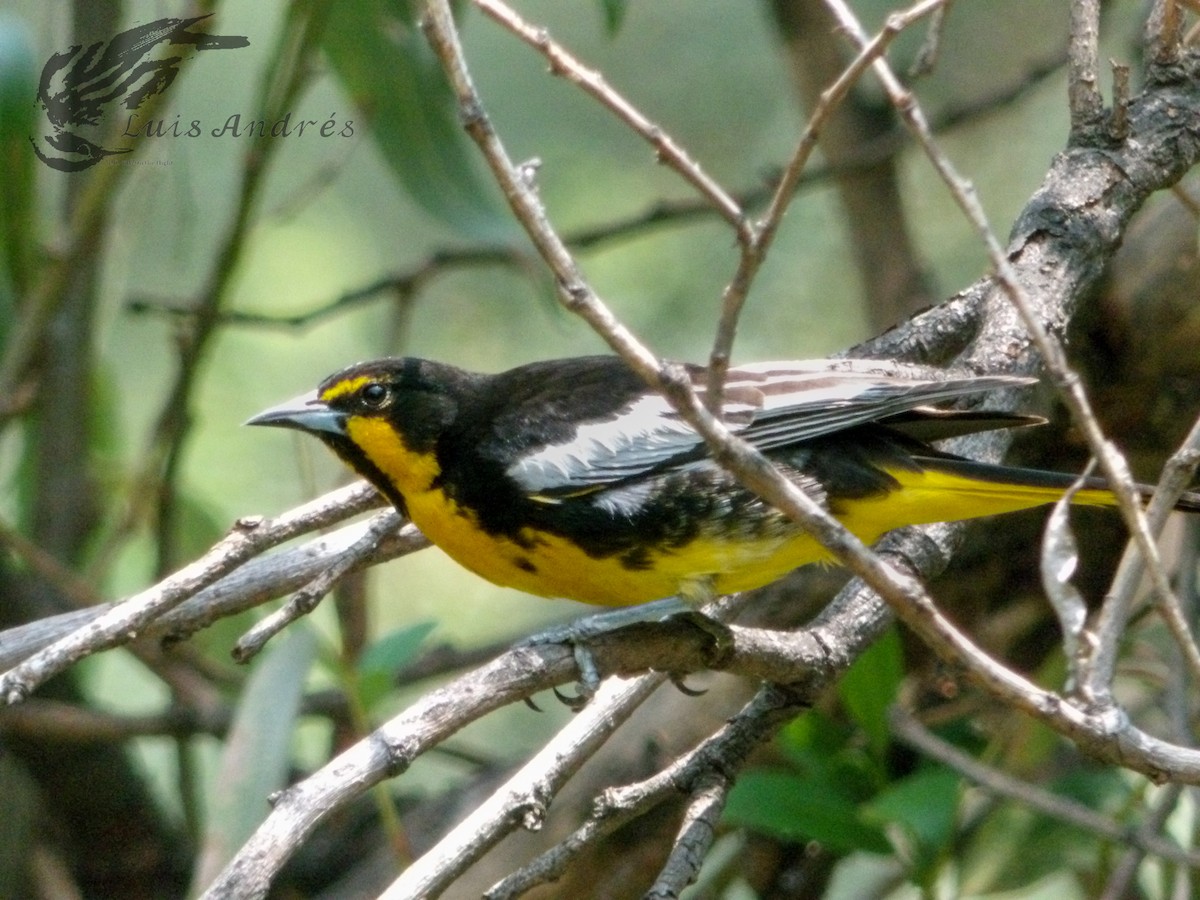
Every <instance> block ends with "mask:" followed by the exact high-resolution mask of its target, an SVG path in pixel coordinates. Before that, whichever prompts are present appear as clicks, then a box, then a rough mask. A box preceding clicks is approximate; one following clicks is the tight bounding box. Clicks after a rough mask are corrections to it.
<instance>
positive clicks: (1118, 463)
mask: <svg viewBox="0 0 1200 900" xmlns="http://www.w3.org/2000/svg"><path fill="white" fill-rule="evenodd" d="M826 2H827V3H828V4H829V6H830V8H831V9H833V10H834V13H835V15H836V16H837V17H838V21H839V22H840V23H841V24H842V26H843V27H844V28H845V29H846V31H847V33H849V34H850V35H852V36H853V38H854V40H855V41H856V42H857V43H858V44H859V45H860V46H862V47H865V46H867V44H868V38H867V35H866V34H865V32H864V31H863V30H862V27H861V25H860V24H859V22H858V20H857V18H856V17H855V16H854V14H853V12H852V11H851V10H850V9H849V7H848V6H847V5H846V4H845V3H844V2H843V0H826ZM874 68H875V72H876V75H877V76H878V77H879V79H880V81H881V82H882V84H883V86H884V89H885V90H886V91H887V93H888V96H889V97H890V99H891V101H892V103H893V105H894V106H895V107H896V109H897V110H898V111H899V112H900V114H901V117H902V118H903V119H904V121H905V123H906V125H907V126H908V128H909V130H910V131H911V132H912V134H913V135H914V136H915V137H916V138H917V140H918V141H919V142H920V144H921V147H922V149H923V150H924V151H925V154H926V156H927V157H928V158H929V160H930V162H931V163H932V164H933V167H934V169H935V170H936V171H937V173H938V175H939V176H941V178H942V180H943V181H944V182H945V184H946V186H947V188H948V189H949V191H950V193H951V195H952V196H953V197H954V199H955V202H957V203H958V205H959V207H960V208H961V209H962V211H963V213H964V215H965V216H966V217H967V219H968V221H969V222H970V223H971V225H972V226H973V227H974V228H975V230H976V232H977V233H978V235H979V237H980V239H981V241H982V242H983V244H984V246H985V247H986V248H987V253H988V257H989V258H990V259H991V262H992V266H993V268H994V270H995V277H996V280H997V282H998V284H999V285H1000V287H1001V289H1002V290H1003V291H1004V293H1005V295H1006V296H1007V297H1008V299H1009V300H1010V302H1011V303H1012V304H1013V306H1014V307H1015V308H1016V310H1017V311H1018V313H1019V314H1020V316H1021V320H1022V322H1023V323H1024V325H1025V327H1026V328H1027V329H1028V330H1029V333H1030V335H1031V336H1032V338H1033V341H1034V343H1035V345H1036V346H1037V348H1038V350H1039V352H1040V353H1041V355H1042V359H1043V361H1044V363H1045V366H1046V370H1047V371H1048V372H1049V373H1050V375H1051V376H1052V378H1053V380H1054V383H1055V386H1056V387H1057V388H1058V390H1059V394H1060V396H1061V397H1062V399H1063V403H1064V405H1065V406H1066V407H1067V409H1068V410H1069V411H1070V413H1071V418H1072V421H1073V422H1074V423H1075V424H1076V426H1077V427H1078V428H1079V429H1080V431H1081V432H1082V433H1083V434H1084V436H1085V438H1086V439H1087V442H1088V446H1089V448H1090V449H1091V451H1092V453H1093V454H1094V455H1095V456H1096V459H1097V461H1098V462H1099V464H1100V468H1101V470H1102V471H1103V473H1104V475H1105V478H1106V479H1107V481H1108V483H1109V486H1110V489H1111V490H1112V492H1113V493H1114V494H1115V495H1116V498H1117V501H1118V505H1119V508H1120V510H1121V513H1122V516H1123V518H1124V520H1125V524H1126V526H1127V527H1128V528H1129V531H1130V533H1131V534H1132V536H1133V540H1134V541H1135V542H1136V544H1137V547H1138V550H1139V551H1140V552H1141V554H1142V556H1143V558H1144V559H1145V560H1146V570H1147V573H1148V574H1149V576H1150V579H1151V584H1152V585H1153V587H1154V592H1155V595H1156V598H1157V601H1158V604H1159V607H1160V611H1161V612H1162V613H1163V615H1164V617H1165V619H1166V621H1167V624H1168V625H1169V626H1170V627H1171V630H1172V633H1173V635H1174V637H1175V640H1176V641H1177V642H1178V643H1179V645H1180V647H1182V648H1183V649H1184V654H1185V659H1186V660H1187V662H1188V665H1189V666H1190V667H1191V668H1192V670H1193V672H1194V674H1195V677H1196V678H1197V680H1200V648H1197V647H1196V644H1195V641H1194V639H1193V638H1192V635H1191V633H1190V630H1189V629H1188V627H1187V625H1186V622H1185V621H1184V619H1183V617H1182V615H1181V614H1180V613H1179V600H1178V598H1177V597H1176V596H1175V593H1174V591H1173V590H1172V588H1171V585H1170V582H1169V579H1168V578H1167V574H1166V571H1165V569H1164V567H1163V565H1162V563H1161V560H1160V559H1159V555H1158V548H1157V546H1156V545H1155V543H1154V539H1153V537H1152V536H1151V535H1150V531H1149V529H1148V527H1147V523H1146V517H1145V514H1144V513H1143V511H1142V507H1141V504H1140V502H1139V499H1138V497H1137V494H1136V493H1135V491H1134V488H1133V480H1132V478H1131V477H1130V474H1129V467H1128V464H1127V463H1126V462H1125V458H1124V456H1122V454H1121V452H1120V451H1119V450H1118V449H1117V447H1116V446H1115V445H1114V444H1113V443H1112V442H1111V441H1109V440H1108V439H1107V438H1106V437H1105V436H1104V433H1103V431H1102V430H1101V428H1100V424H1099V422H1098V421H1097V419H1096V416H1095V414H1094V413H1093V411H1092V408H1091V404H1090V402H1089V401H1088V398H1087V395H1086V394H1085V393H1084V390H1083V385H1082V382H1081V381H1080V379H1079V376H1078V375H1077V374H1076V373H1075V372H1074V371H1073V370H1072V369H1071V367H1070V366H1069V364H1068V363H1067V360H1066V355H1065V353H1064V352H1063V348H1062V344H1061V343H1060V342H1059V341H1058V340H1056V339H1055V338H1054V337H1053V336H1052V335H1051V334H1050V331H1049V330H1048V329H1047V327H1046V326H1045V324H1044V323H1043V321H1042V319H1041V318H1040V316H1039V315H1038V314H1037V312H1036V311H1035V307H1034V304H1033V302H1032V300H1031V299H1030V297H1029V296H1028V294H1027V292H1026V290H1025V288H1024V286H1023V285H1022V283H1021V279H1020V277H1019V275H1018V273H1017V270H1016V269H1015V268H1014V266H1013V263H1012V262H1011V261H1010V258H1009V255H1008V254H1007V253H1006V252H1005V250H1004V248H1003V246H1002V245H1001V244H1000V241H999V239H998V238H997V237H996V234H995V232H994V231H993V230H992V228H991V226H990V225H989V224H988V220H987V216H986V214H985V213H984V211H983V207H982V206H981V205H980V203H979V200H978V198H977V197H976V195H975V191H974V188H973V187H972V186H971V185H970V183H969V182H967V181H966V180H965V179H964V178H963V177H962V176H960V175H959V174H958V172H957V170H956V169H955V168H954V166H953V164H952V163H951V162H950V160H949V159H948V158H947V157H946V155H945V154H944V153H943V152H942V150H941V148H940V147H939V146H938V144H937V142H936V141H935V140H934V138H933V135H932V133H931V132H930V130H929V125H928V122H927V121H926V120H925V116H924V114H923V113H922V111H921V108H920V106H919V105H918V104H917V102H916V99H915V98H914V97H913V96H912V94H911V93H910V92H909V91H908V90H906V89H905V88H904V87H903V85H901V84H900V81H899V79H898V78H896V76H895V74H894V73H893V72H892V70H891V68H890V67H889V66H888V64H887V62H886V61H885V60H882V59H880V60H876V61H875V63H874Z"/></svg>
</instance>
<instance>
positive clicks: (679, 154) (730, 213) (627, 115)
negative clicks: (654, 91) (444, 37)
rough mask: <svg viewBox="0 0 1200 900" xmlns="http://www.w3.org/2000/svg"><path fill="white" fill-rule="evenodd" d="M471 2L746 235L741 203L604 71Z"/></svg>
mask: <svg viewBox="0 0 1200 900" xmlns="http://www.w3.org/2000/svg"><path fill="white" fill-rule="evenodd" d="M475 5H476V6H478V7H479V8H480V9H481V10H483V12H485V13H486V14H487V15H489V16H491V17H492V18H493V19H495V20H496V21H497V22H499V23H500V24H501V25H503V26H504V27H505V28H507V29H509V30H510V31H511V32H512V33H513V34H515V35H516V36H517V37H519V38H520V39H521V40H523V41H525V42H526V43H527V44H529V45H530V46H531V47H533V48H534V49H535V50H537V51H538V52H539V53H541V54H542V55H543V56H545V57H546V59H547V60H549V62H550V74H552V75H558V76H561V77H563V78H566V79H567V80H568V81H570V82H571V83H572V84H574V85H576V86H578V87H579V88H581V89H582V90H583V91H585V92H586V93H587V94H588V95H589V96H591V97H592V98H594V99H595V100H596V101H597V102H598V103H599V104H600V105H601V106H603V107H604V108H606V109H608V110H610V111H611V112H612V113H613V114H614V115H616V117H617V118H619V119H620V120H621V121H622V122H624V123H625V124H626V125H628V126H629V127H630V129H631V130H633V131H634V132H635V133H636V134H639V135H641V137H642V138H643V139H644V140H645V141H646V142H647V143H649V144H650V145H651V146H652V147H653V148H654V152H655V153H656V154H657V156H658V158H659V160H660V161H662V162H664V163H666V164H667V165H669V166H670V167H671V168H672V169H674V170H675V171H676V172H678V173H679V174H680V176H682V177H683V179H684V180H685V181H687V182H688V183H689V184H691V185H692V187H694V188H695V189H696V190H697V191H698V192H699V193H700V195H701V196H702V197H704V198H705V199H706V200H707V201H708V203H709V204H711V206H712V208H713V209H715V210H716V211H717V212H718V213H720V215H721V217H722V218H723V219H724V220H725V221H726V223H728V225H729V226H730V227H731V228H732V229H733V230H734V233H735V234H736V235H737V237H738V241H739V243H745V242H747V241H749V240H750V226H749V223H748V222H747V221H746V218H745V215H744V213H743V212H742V208H741V205H740V204H739V203H738V202H737V201H736V200H735V199H734V198H733V197H732V196H730V195H729V194H727V193H726V192H725V189H724V188H722V187H721V186H720V185H719V184H717V182H716V181H714V180H713V179H712V178H710V177H709V175H708V174H707V173H706V172H705V171H704V169H703V168H701V166H700V164H699V163H698V162H696V161H695V160H694V159H692V158H691V157H690V156H688V154H687V152H686V151H685V150H684V149H683V148H682V147H681V146H680V145H679V144H678V143H677V142H676V141H675V140H674V139H673V138H672V137H671V136H670V135H669V134H667V133H666V131H664V130H663V128H662V126H660V125H658V124H657V123H655V122H652V121H650V119H649V118H648V117H647V116H645V115H644V114H643V113H642V112H641V111H640V110H639V109H637V108H636V107H635V106H634V105H633V104H632V103H630V102H629V101H628V100H626V99H625V98H624V97H622V96H621V95H620V94H619V93H617V91H616V90H614V89H613V88H612V86H611V85H609V84H608V82H607V81H605V79H604V77H603V76H602V75H601V74H600V73H599V72H597V71H595V70H593V69H588V68H587V67H585V66H584V65H583V64H582V63H580V62H579V60H577V59H575V57H574V56H572V55H571V54H570V53H568V52H567V51H566V50H565V49H564V48H563V47H562V46H560V45H559V44H558V43H556V42H555V41H554V40H552V39H551V37H550V35H549V34H548V33H547V32H546V30H545V29H544V28H535V27H534V26H532V25H530V24H529V23H528V22H526V21H525V20H524V19H522V18H521V17H520V16H519V15H517V13H516V12H514V11H513V10H512V9H510V8H509V7H508V6H507V5H505V4H504V3H501V2H499V0H475Z"/></svg>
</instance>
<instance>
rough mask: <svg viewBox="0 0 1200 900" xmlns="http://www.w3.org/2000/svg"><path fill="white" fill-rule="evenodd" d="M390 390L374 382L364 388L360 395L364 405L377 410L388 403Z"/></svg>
mask: <svg viewBox="0 0 1200 900" xmlns="http://www.w3.org/2000/svg"><path fill="white" fill-rule="evenodd" d="M388 395H389V392H388V389H387V388H386V387H385V386H384V385H382V384H380V383H379V382H378V381H373V382H371V383H370V384H368V385H366V386H365V387H363V389H362V392H361V393H360V394H359V396H360V397H362V400H363V403H365V404H367V406H373V407H375V408H376V409H378V408H379V407H381V406H383V405H384V404H385V403H387V401H388Z"/></svg>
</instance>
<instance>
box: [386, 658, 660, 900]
mask: <svg viewBox="0 0 1200 900" xmlns="http://www.w3.org/2000/svg"><path fill="white" fill-rule="evenodd" d="M665 680H666V676H665V675H642V676H640V677H638V678H634V679H631V680H623V679H610V680H608V681H606V682H604V684H602V685H601V686H600V689H599V690H598V691H597V693H596V696H595V697H593V698H592V701H591V702H590V703H589V704H588V705H587V706H586V707H584V708H583V710H582V711H581V712H580V713H579V714H578V715H577V716H576V717H575V718H573V719H572V720H571V721H570V722H569V723H567V725H566V726H565V727H564V728H563V729H562V730H561V731H560V732H559V733H558V734H557V735H555V737H554V738H553V739H552V740H550V741H548V742H547V743H546V746H545V747H543V748H542V749H541V750H540V751H538V753H537V754H536V755H535V756H534V757H533V758H532V759H531V760H530V761H529V762H528V763H526V764H525V765H524V766H522V767H521V769H520V771H518V772H517V773H516V774H515V775H513V776H512V778H510V779H509V780H508V781H507V782H505V784H504V785H503V786H502V787H501V788H500V789H498V790H496V791H494V792H493V793H492V795H491V797H489V798H488V799H487V800H486V801H484V802H483V803H481V804H479V805H478V806H477V807H475V809H474V810H473V811H472V812H471V814H470V815H469V816H468V817H467V818H466V819H464V820H463V821H462V822H461V823H459V824H458V825H457V826H455V828H454V829H453V830H452V831H451V832H450V833H449V834H447V835H446V836H445V837H443V838H442V839H441V840H440V841H439V842H438V843H437V845H436V846H434V847H432V848H431V849H430V850H429V851H428V852H427V853H425V854H424V855H423V856H421V858H420V859H418V860H416V861H415V862H414V863H413V864H412V865H411V866H409V867H408V868H407V869H405V871H404V872H403V873H402V874H401V875H400V877H399V878H397V879H396V880H395V881H394V882H392V884H391V886H390V887H389V888H388V890H387V896H388V897H389V898H391V900H401V898H425V897H437V896H440V895H441V894H442V892H443V891H445V890H446V888H447V887H449V886H450V885H451V884H452V883H453V882H454V880H455V879H457V878H458V877H459V876H460V875H461V874H462V873H463V872H464V871H465V870H466V869H467V867H468V866H470V865H471V864H472V863H474V862H475V861H476V860H478V859H479V858H480V857H481V856H482V855H483V854H484V853H486V852H487V851H488V850H490V849H491V848H492V847H493V846H495V844H496V843H497V842H498V841H499V840H500V839H501V838H502V837H504V836H505V835H506V834H508V833H509V832H510V831H512V830H514V829H515V828H518V827H523V828H526V829H529V830H534V829H537V828H539V827H541V823H542V821H543V820H544V819H545V817H546V814H547V808H548V806H549V805H550V802H551V801H552V800H553V799H554V797H555V796H557V794H558V792H559V790H560V789H561V788H562V786H563V784H564V783H565V782H566V781H567V779H568V778H570V777H571V776H572V775H574V774H575V772H576V771H577V770H578V768H579V767H580V766H581V765H582V764H583V763H584V762H585V761H586V760H587V759H588V758H589V757H590V756H591V755H592V754H594V753H595V752H596V750H597V749H598V748H599V747H600V746H602V745H603V744H604V742H605V741H607V740H608V738H609V737H610V736H611V735H612V733H613V731H615V730H616V728H617V727H618V726H619V725H621V724H622V723H623V722H625V720H626V719H628V717H629V716H630V715H631V714H632V713H633V712H634V711H635V710H636V709H637V708H638V706H640V705H641V703H642V701H643V700H645V699H646V698H647V697H649V696H650V694H651V693H653V692H654V691H655V690H657V689H658V687H659V686H660V685H661V684H662V683H663V682H664V681H665Z"/></svg>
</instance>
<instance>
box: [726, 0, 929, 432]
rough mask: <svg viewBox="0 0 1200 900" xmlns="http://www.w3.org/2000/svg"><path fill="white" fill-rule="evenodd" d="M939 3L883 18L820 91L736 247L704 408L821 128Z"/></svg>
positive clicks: (919, 5)
mask: <svg viewBox="0 0 1200 900" xmlns="http://www.w3.org/2000/svg"><path fill="white" fill-rule="evenodd" d="M945 2H946V0H922V2H919V3H916V4H914V5H913V6H911V7H909V8H908V9H907V10H904V11H903V12H896V13H892V14H891V15H889V16H888V18H887V22H886V23H885V25H884V27H883V29H882V30H880V32H879V34H877V35H876V36H875V37H874V38H872V39H871V40H870V41H868V42H867V43H866V44H865V45H864V46H863V47H862V48H861V50H860V52H859V54H858V56H857V57H856V58H855V59H854V60H853V61H852V62H851V63H850V65H849V66H847V67H846V70H845V71H844V72H843V73H842V75H841V77H839V78H838V79H837V81H835V82H834V83H833V84H832V85H830V86H829V87H828V88H826V89H825V90H824V91H822V92H821V97H820V99H819V100H818V102H817V104H816V105H815V106H814V107H813V110H812V112H811V113H810V114H809V118H808V122H807V123H806V124H805V126H804V131H803V132H802V133H801V135H800V138H799V140H798V141H797V142H796V147H795V149H794V150H793V151H792V157H791V159H790V160H789V161H788V164H787V166H785V167H784V170H783V175H782V177H781V178H780V179H779V184H778V185H777V186H776V188H775V192H774V194H773V195H772V196H771V201H770V203H769V204H768V205H767V210H766V212H765V213H764V215H763V217H762V219H760V220H759V221H758V222H757V223H756V224H755V226H754V231H753V239H752V240H751V241H749V242H743V243H742V250H741V255H740V256H739V258H738V265H737V269H736V271H735V272H734V274H733V277H732V278H731V279H730V282H729V284H728V285H727V286H726V288H725V290H724V292H723V294H722V297H721V317H720V320H719V322H718V324H717V332H716V337H715V338H714V340H713V346H712V350H711V351H710V353H709V361H708V384H707V392H706V398H707V403H708V407H709V409H711V410H718V409H720V408H721V392H722V390H723V385H724V383H725V373H726V371H728V368H729V362H730V359H731V357H732V353H733V341H734V337H735V336H736V333H737V323H738V320H739V318H740V317H741V313H742V308H743V307H744V306H745V303H746V298H747V297H748V296H749V292H750V286H751V284H752V282H753V281H754V278H755V276H756V275H757V274H758V270H759V268H760V267H761V266H762V263H763V260H764V259H765V258H766V255H767V252H768V251H769V250H770V248H771V244H772V243H773V242H774V240H775V235H776V233H777V232H778V230H779V225H780V224H781V223H782V221H783V216H784V213H785V212H787V208H788V206H789V205H790V204H791V201H792V198H793V197H794V196H795V193H796V186H797V185H798V184H799V181H800V176H801V173H802V172H803V171H804V168H805V166H806V165H807V164H808V160H809V158H810V157H811V156H812V153H813V151H814V150H815V149H816V146H817V138H818V136H819V135H820V132H821V129H822V128H823V127H824V125H825V123H826V122H827V121H828V119H829V117H830V115H832V113H833V111H834V110H835V109H836V108H837V106H838V104H839V103H841V101H842V100H843V99H844V98H845V96H846V94H847V93H848V92H849V91H850V88H851V87H853V85H854V84H855V83H856V82H857V81H858V79H859V78H861V77H862V74H863V72H865V71H866V69H867V67H868V66H870V65H872V64H873V63H874V62H875V61H876V60H878V59H879V58H880V57H881V56H882V55H883V53H884V52H885V51H886V50H887V48H888V45H889V44H891V42H892V41H893V40H894V39H895V38H896V36H897V35H898V34H900V32H901V31H903V30H904V29H905V28H907V27H909V26H910V25H911V24H912V23H913V22H916V21H919V20H920V19H921V18H923V17H924V16H927V15H929V14H930V13H931V12H933V11H934V10H935V9H938V8H939V7H941V6H942V5H944V3H945Z"/></svg>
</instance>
